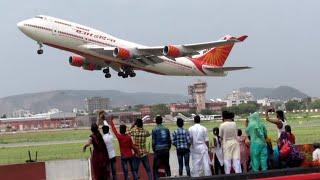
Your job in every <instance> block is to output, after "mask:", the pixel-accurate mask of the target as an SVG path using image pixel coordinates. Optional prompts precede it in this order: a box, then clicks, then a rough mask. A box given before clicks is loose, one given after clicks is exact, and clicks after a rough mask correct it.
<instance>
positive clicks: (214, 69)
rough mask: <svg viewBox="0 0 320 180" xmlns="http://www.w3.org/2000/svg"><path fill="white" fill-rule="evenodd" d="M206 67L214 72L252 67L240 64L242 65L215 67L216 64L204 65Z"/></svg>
mask: <svg viewBox="0 0 320 180" xmlns="http://www.w3.org/2000/svg"><path fill="white" fill-rule="evenodd" d="M203 68H204V69H206V70H209V71H213V72H224V71H237V70H243V69H251V68H252V67H249V66H240V67H214V66H206V65H204V66H203Z"/></svg>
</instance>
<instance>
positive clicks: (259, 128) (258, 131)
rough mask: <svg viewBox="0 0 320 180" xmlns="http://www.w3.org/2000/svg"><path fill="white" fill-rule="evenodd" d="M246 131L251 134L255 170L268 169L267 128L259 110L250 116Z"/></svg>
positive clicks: (252, 158) (251, 155) (251, 153)
mask: <svg viewBox="0 0 320 180" xmlns="http://www.w3.org/2000/svg"><path fill="white" fill-rule="evenodd" d="M246 133H247V134H248V136H250V158H251V166H252V170H253V171H254V172H257V171H259V169H260V167H261V170H262V171H266V170H267V169H268V165H267V159H268V149H267V143H266V138H267V129H266V127H265V125H264V124H263V123H262V120H261V119H260V116H259V114H258V113H257V112H255V113H253V114H252V115H250V116H249V124H248V127H247V129H246Z"/></svg>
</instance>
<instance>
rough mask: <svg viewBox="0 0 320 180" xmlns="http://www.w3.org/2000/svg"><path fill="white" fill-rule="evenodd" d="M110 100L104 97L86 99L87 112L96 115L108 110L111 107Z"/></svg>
mask: <svg viewBox="0 0 320 180" xmlns="http://www.w3.org/2000/svg"><path fill="white" fill-rule="evenodd" d="M109 102H110V100H109V98H103V97H90V98H86V99H85V107H86V111H87V112H88V113H89V114H92V113H94V112H95V111H97V110H106V109H108V107H109Z"/></svg>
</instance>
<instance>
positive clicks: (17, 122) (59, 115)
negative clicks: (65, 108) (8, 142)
mask: <svg viewBox="0 0 320 180" xmlns="http://www.w3.org/2000/svg"><path fill="white" fill-rule="evenodd" d="M67 127H77V123H76V113H69V112H48V113H43V114H36V115H33V116H30V117H16V118H2V119H0V131H1V132H5V131H28V130H38V129H55V128H67Z"/></svg>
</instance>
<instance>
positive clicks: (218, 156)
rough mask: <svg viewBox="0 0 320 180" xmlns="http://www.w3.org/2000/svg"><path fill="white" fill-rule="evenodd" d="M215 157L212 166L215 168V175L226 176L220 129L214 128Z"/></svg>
mask: <svg viewBox="0 0 320 180" xmlns="http://www.w3.org/2000/svg"><path fill="white" fill-rule="evenodd" d="M212 152H213V157H212V164H213V166H214V174H216V175H217V174H224V167H223V153H222V146H221V137H220V136H219V128H218V127H215V128H213V147H212Z"/></svg>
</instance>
